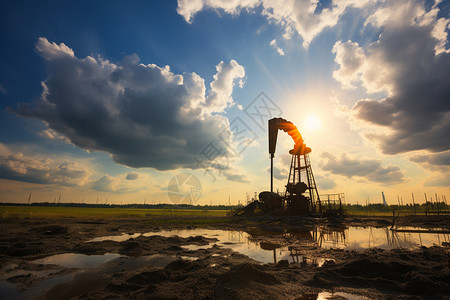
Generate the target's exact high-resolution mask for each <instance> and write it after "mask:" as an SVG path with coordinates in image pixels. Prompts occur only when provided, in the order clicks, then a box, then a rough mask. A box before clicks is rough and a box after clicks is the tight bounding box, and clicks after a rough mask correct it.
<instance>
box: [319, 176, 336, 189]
mask: <svg viewBox="0 0 450 300" xmlns="http://www.w3.org/2000/svg"><path fill="white" fill-rule="evenodd" d="M315 179H316V184H317V187H318V188H319V191H321V190H330V189H332V188H334V187H335V186H336V182H334V180H333V179H331V178H329V177H324V176H322V175H316V176H315Z"/></svg>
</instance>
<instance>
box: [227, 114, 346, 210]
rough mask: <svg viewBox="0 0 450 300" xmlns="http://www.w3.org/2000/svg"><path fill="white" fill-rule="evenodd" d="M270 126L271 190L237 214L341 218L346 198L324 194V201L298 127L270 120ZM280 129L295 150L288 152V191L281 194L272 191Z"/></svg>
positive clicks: (281, 121)
mask: <svg viewBox="0 0 450 300" xmlns="http://www.w3.org/2000/svg"><path fill="white" fill-rule="evenodd" d="M268 125H269V131H268V132H269V155H270V191H264V192H261V193H260V194H259V201H253V202H251V203H250V204H249V205H247V206H246V207H243V208H242V209H240V210H239V211H237V212H236V214H244V215H245V214H254V213H256V212H258V211H259V212H262V213H269V214H291V215H301V214H309V213H311V214H326V215H329V216H330V215H342V213H343V210H342V203H341V200H343V199H344V195H343V194H329V195H325V198H326V199H325V201H321V199H320V196H319V192H318V190H317V185H316V180H315V178H314V174H313V171H312V168H311V161H310V158H309V154H310V153H311V148H310V147H307V146H306V145H305V143H304V140H303V138H302V135H301V134H300V132H299V130H298V128H297V127H296V126H295V125H294V124H293V123H292V122H289V121H287V120H285V119H283V118H273V119H270V120H269V121H268ZM279 130H283V131H284V132H287V133H288V134H289V135H290V136H291V137H292V139H293V141H294V147H293V148H292V149H291V150H289V154H290V155H291V165H290V169H289V176H288V180H287V183H286V186H285V190H284V193H282V194H279V193H274V191H273V158H274V157H275V149H276V144H277V137H278V131H279ZM335 196H337V197H335ZM333 197H334V198H335V199H333Z"/></svg>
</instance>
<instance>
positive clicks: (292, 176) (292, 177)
mask: <svg viewBox="0 0 450 300" xmlns="http://www.w3.org/2000/svg"><path fill="white" fill-rule="evenodd" d="M302 180H303V182H304V183H305V184H306V185H307V190H306V192H305V193H307V194H309V199H310V209H309V210H310V212H313V213H320V212H321V210H322V209H321V203H320V196H319V192H318V190H317V185H316V180H315V178H314V174H313V171H312V168H311V161H310V159H309V155H308V154H304V155H296V154H294V155H292V158H291V167H290V170H289V177H288V184H287V185H286V191H285V194H284V196H285V199H286V198H287V196H288V194H289V192H288V186H289V185H292V186H293V185H295V184H297V183H300V182H302Z"/></svg>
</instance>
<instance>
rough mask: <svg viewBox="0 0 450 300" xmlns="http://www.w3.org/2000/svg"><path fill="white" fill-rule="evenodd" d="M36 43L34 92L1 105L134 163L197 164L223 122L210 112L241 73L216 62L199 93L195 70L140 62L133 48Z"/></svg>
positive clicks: (225, 100)
mask: <svg viewBox="0 0 450 300" xmlns="http://www.w3.org/2000/svg"><path fill="white" fill-rule="evenodd" d="M36 48H37V50H38V51H39V53H40V54H41V55H42V57H43V58H44V59H45V60H46V63H47V67H48V72H49V75H48V77H47V79H46V80H45V81H44V82H43V83H42V86H43V92H42V96H41V97H40V99H39V101H37V102H36V103H34V105H30V104H29V103H21V104H19V106H18V107H17V108H16V109H9V111H11V112H14V113H16V114H18V115H21V116H25V117H29V118H35V119H38V120H42V121H44V122H45V123H46V124H48V127H49V129H50V130H51V131H47V132H46V135H47V136H48V137H52V136H54V135H55V134H54V133H58V134H59V135H62V136H64V137H65V138H67V139H68V140H69V141H70V143H72V144H74V145H76V146H78V147H80V148H82V149H86V150H90V151H91V150H92V151H93V150H97V151H105V152H107V153H110V154H111V156H112V159H113V160H114V161H115V162H117V163H120V164H124V165H127V166H130V167H137V168H139V167H152V168H155V169H158V170H169V169H177V168H199V167H200V166H199V165H198V163H196V162H195V160H194V159H193V157H194V156H195V155H197V154H198V153H199V151H200V150H201V149H202V148H203V147H204V146H205V145H207V144H208V143H209V142H210V141H211V140H213V139H214V138H216V137H217V135H218V134H219V133H220V132H222V131H223V130H225V129H228V127H229V122H228V119H227V118H225V117H223V116H221V115H219V114H218V113H221V112H223V111H224V110H225V109H226V108H227V107H229V106H230V105H233V99H232V97H231V93H232V90H233V87H234V84H235V81H236V80H238V79H239V78H242V77H244V76H245V71H244V68H243V67H242V66H241V65H239V64H238V63H237V62H236V61H234V60H231V61H230V62H229V63H226V62H220V63H219V64H218V65H217V67H216V69H217V73H216V75H214V80H213V82H212V83H211V90H210V92H209V94H208V96H206V88H205V82H204V79H203V78H201V77H200V76H199V75H197V74H196V73H184V74H175V73H173V72H172V71H171V70H170V67H169V66H165V67H159V66H157V65H155V64H147V65H144V64H142V63H141V62H140V60H139V57H138V56H137V55H130V56H127V57H125V58H124V59H123V60H122V61H120V62H117V63H112V62H110V61H108V60H106V59H104V58H102V57H97V58H94V57H91V56H87V57H85V58H78V57H77V56H76V55H75V54H74V52H73V51H72V49H70V48H69V47H67V46H66V45H65V44H59V45H58V44H56V43H54V42H53V43H51V42H49V41H48V40H47V39H46V38H39V40H38V42H37V45H36ZM220 142H221V141H219V143H220ZM227 142H228V141H227ZM223 143H224V145H219V146H221V147H220V148H223V149H226V146H225V142H223Z"/></svg>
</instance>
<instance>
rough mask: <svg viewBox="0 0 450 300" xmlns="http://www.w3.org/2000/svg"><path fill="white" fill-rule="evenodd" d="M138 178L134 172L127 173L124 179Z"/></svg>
mask: <svg viewBox="0 0 450 300" xmlns="http://www.w3.org/2000/svg"><path fill="white" fill-rule="evenodd" d="M138 178H139V174H138V173H134V172H130V173H128V174H127V176H126V177H125V179H126V180H136V179H138Z"/></svg>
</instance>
